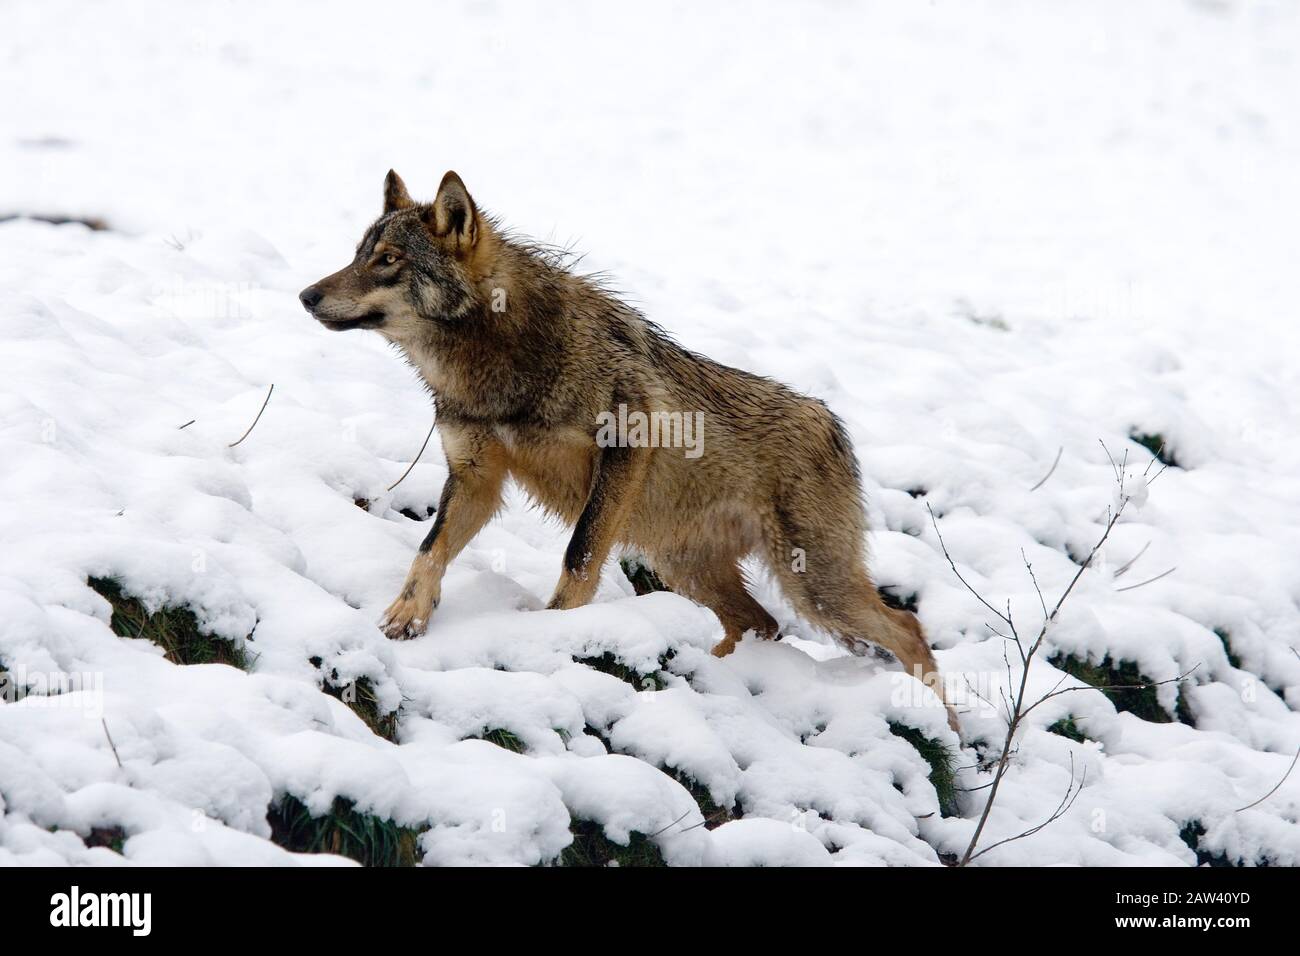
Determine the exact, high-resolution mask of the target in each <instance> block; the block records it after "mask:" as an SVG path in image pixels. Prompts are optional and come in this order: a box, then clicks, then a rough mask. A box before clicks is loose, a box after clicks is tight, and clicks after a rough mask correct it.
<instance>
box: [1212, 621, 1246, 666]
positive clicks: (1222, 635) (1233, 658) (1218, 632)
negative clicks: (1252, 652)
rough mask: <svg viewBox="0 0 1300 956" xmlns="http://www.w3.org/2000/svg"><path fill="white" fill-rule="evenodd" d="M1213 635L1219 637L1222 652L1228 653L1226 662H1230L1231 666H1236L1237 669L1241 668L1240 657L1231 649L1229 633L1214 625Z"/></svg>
mask: <svg viewBox="0 0 1300 956" xmlns="http://www.w3.org/2000/svg"><path fill="white" fill-rule="evenodd" d="M1214 636H1215V637H1217V638H1218V639H1219V643H1221V644H1222V645H1223V653H1225V654H1227V655H1228V663H1229V664H1231V665H1232V666H1233V667H1235V668H1237V670H1241V658H1240V657H1238V656H1237V655H1236V654H1235V653H1234V652H1233V650H1232V639H1231V635H1230V634H1228V632H1227V631H1225V630H1223V629H1222V628H1218V627H1216V628H1215V629H1214Z"/></svg>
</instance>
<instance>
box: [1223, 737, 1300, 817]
mask: <svg viewBox="0 0 1300 956" xmlns="http://www.w3.org/2000/svg"><path fill="white" fill-rule="evenodd" d="M1297 760H1300V748H1297V749H1296V752H1295V756H1294V757H1292V758H1291V766H1289V767H1287V768H1286V773H1284V774H1282V779H1281V780H1279V781H1278V782H1277V786H1276V787H1274V788H1273V789H1272V790H1270V791H1269V792H1268V793H1266V794H1264V795H1263V796H1262V797H1260V798H1259V799H1258V800H1256V801H1255V802H1254V803H1248V804H1246V805H1245V806H1244V807H1238V808H1237V809H1236V810H1234V811H1233V813H1240V812H1241V811H1242V810H1249V809H1250V808H1251V807H1255V806H1259V804H1261V803H1263V802H1264V801H1265V800H1267V799H1268V798H1269V797H1271V796H1273V794H1275V793H1277V791H1278V789H1279V788H1280V787H1281V786H1282V784H1284V783H1286V778H1287V777H1289V776H1291V771H1292V770H1294V769H1295V765H1296V761H1297Z"/></svg>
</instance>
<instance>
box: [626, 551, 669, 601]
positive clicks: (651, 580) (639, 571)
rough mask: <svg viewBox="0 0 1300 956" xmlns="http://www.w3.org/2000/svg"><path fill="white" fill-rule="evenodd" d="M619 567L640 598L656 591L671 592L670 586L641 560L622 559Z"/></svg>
mask: <svg viewBox="0 0 1300 956" xmlns="http://www.w3.org/2000/svg"><path fill="white" fill-rule="evenodd" d="M618 563H619V566H620V567H621V568H622V569H623V573H624V574H625V575H627V579H628V580H629V581H631V582H632V590H633V591H635V592H636V593H637V595H638V596H640V595H642V594H651V593H653V592H655V591H671V590H672V588H670V587H669V586H668V585H666V584H664V582H663V581H661V580H660V579H659V575H657V574H655V573H654V570H653V569H652V568H651V567H650V565H648V564H646V563H645V561H643V560H642V559H641V558H620V559H619V561H618Z"/></svg>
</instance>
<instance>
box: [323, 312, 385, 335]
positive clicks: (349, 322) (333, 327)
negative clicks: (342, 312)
mask: <svg viewBox="0 0 1300 956" xmlns="http://www.w3.org/2000/svg"><path fill="white" fill-rule="evenodd" d="M385 318H386V316H385V315H384V313H382V312H367V313H366V314H365V315H360V316H357V317H356V318H355V319H323V318H321V317H320V316H316V321H317V322H319V323H320V324H321V325H323V326H325V328H327V329H329V330H330V331H331V332H343V331H346V330H347V329H377V328H379V327H380V326H381V325H383V324H384V319H385Z"/></svg>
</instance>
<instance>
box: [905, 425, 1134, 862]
mask: <svg viewBox="0 0 1300 956" xmlns="http://www.w3.org/2000/svg"><path fill="white" fill-rule="evenodd" d="M1101 446H1102V448H1103V449H1104V450H1105V451H1106V457H1107V458H1108V459H1109V460H1110V463H1111V468H1112V469H1113V471H1114V473H1115V481H1116V483H1117V484H1118V486H1119V490H1120V496H1119V504H1118V506H1117V507H1116V508H1115V509H1114V510H1113V511H1110V510H1109V509H1108V514H1109V519H1108V520H1107V522H1106V526H1105V528H1104V529H1103V530H1102V533H1101V536H1100V537H1099V538H1098V539H1097V543H1096V544H1094V545H1093V546H1092V550H1091V551H1089V552H1088V556H1087V557H1086V558H1085V559H1084V561H1083V563H1082V564H1080V565H1079V568H1078V570H1076V571H1075V573H1074V576H1073V577H1072V578H1071V579H1070V582H1069V584H1068V585H1066V588H1065V590H1064V591H1063V592H1062V593H1061V596H1060V597H1059V598H1058V599H1057V601H1056V604H1055V605H1054V606H1053V607H1052V609H1051V610H1050V611H1049V610H1047V602H1046V600H1045V599H1044V598H1043V595H1042V591H1041V589H1039V587H1038V581H1037V578H1036V577H1035V576H1034V573H1033V568H1032V567H1029V561H1028V559H1027V558H1025V556H1024V554H1023V552H1022V553H1021V557H1022V558H1025V565H1026V567H1028V568H1029V575H1030V579H1031V580H1032V581H1033V584H1034V589H1035V591H1037V592H1038V596H1039V602H1040V604H1041V605H1042V608H1043V623H1042V626H1041V627H1040V628H1039V630H1038V634H1037V635H1036V636H1035V637H1034V639H1033V641H1032V642H1031V643H1030V644H1029V645H1028V647H1026V646H1025V645H1024V644H1023V643H1022V642H1021V639H1020V634H1019V632H1018V631H1017V630H1016V625H1015V621H1014V620H1013V619H1012V616H1011V602H1010V601H1008V602H1007V610H1006V613H1005V614H1004V613H1002V612H1001V611H999V610H998V609H997V608H995V607H994V606H993V605H992V604H990V603H989V602H988V601H987V600H986V599H985V598H984V596H983V595H982V594H980V593H979V592H978V591H976V590H975V589H974V588H973V587H972V586H971V585H970V583H969V582H968V581H967V580H966V579H965V578H964V577H962V574H961V572H960V571H958V570H957V564H956V562H955V561H954V560H953V557H952V555H951V554H950V553H949V552H948V546H947V544H946V543H945V542H944V540H943V535H942V534H941V533H940V531H939V523H938V521H937V520H936V519H935V517H934V512H933V510H931V512H930V522H931V524H932V525H933V526H934V533H935V535H936V536H937V538H938V540H939V547H940V549H941V550H942V551H943V556H944V558H946V559H947V561H948V566H949V567H950V568H951V569H952V571H953V574H955V575H956V577H957V580H959V581H960V582H961V583H962V584H963V585H964V586H965V588H966V590H967V591H969V592H971V594H972V595H974V596H975V598H976V599H977V600H978V601H979V602H980V603H981V604H982V605H984V607H986V608H987V609H988V610H990V611H992V612H993V614H994V615H996V616H997V617H998V618H1000V619H1001V620H1002V621H1003V622H1004V623H1005V624H1006V625H1007V628H1008V629H1009V630H1010V631H1011V635H1012V638H1013V639H1014V640H1015V642H1016V646H1017V647H1018V648H1019V649H1020V658H1021V670H1020V682H1019V686H1018V687H1017V689H1016V693H1015V698H1014V705H1013V704H1012V702H1011V700H1010V699H1009V698H1008V696H1007V695H1006V693H1005V692H1004V693H1003V698H1004V703H1005V705H1006V711H1007V717H1008V719H1007V733H1006V737H1005V739H1004V741H1003V744H1002V753H1001V755H1000V756H999V758H998V763H997V767H996V769H995V770H994V774H993V781H992V783H991V784H990V786H989V794H988V798H987V799H986V800H985V802H984V809H983V811H982V812H981V813H980V817H979V821H978V822H977V823H976V825H975V832H974V833H973V834H972V835H971V839H970V843H969V844H968V845H967V847H966V852H965V853H964V854H963V855H962V858H961V860H960V862H959V863H958V864H957V865H958V866H966V865H968V864H969V863H970V862H971V861H972V860H974V859H975V858H976V857H978V856H982V855H983V854H984V853H986V852H988V851H989V850H991V849H993V848H994V847H997V846H1001V845H1002V844H1003V843H1008V842H1010V841H1011V840H1015V839H1021V838H1022V837H1025V836H1030V835H1032V834H1034V833H1037V832H1038V831H1039V830H1041V829H1042V828H1043V827H1045V826H1047V825H1048V824H1049V823H1051V822H1052V821H1054V820H1056V819H1058V818H1059V817H1060V816H1061V815H1062V814H1064V813H1065V812H1067V811H1068V810H1069V809H1070V807H1071V806H1072V805H1073V803H1074V799H1076V798H1077V797H1078V792H1074V791H1075V788H1074V774H1073V771H1072V772H1071V775H1070V787H1069V788H1068V789H1067V791H1066V794H1065V797H1064V798H1063V799H1062V801H1061V804H1060V806H1058V807H1057V809H1056V811H1054V812H1053V814H1052V815H1051V816H1050V817H1049V818H1048V819H1047V820H1045V821H1044V822H1043V823H1041V824H1039V825H1038V826H1036V827H1033V828H1031V829H1029V830H1027V831H1025V832H1024V833H1022V834H1019V835H1017V836H1014V837H1009V838H1007V839H1004V840H1000V841H998V842H997V843H995V844H993V845H992V846H989V847H985V848H984V849H982V850H979V851H978V852H977V851H976V847H977V846H978V845H979V841H980V837H981V836H982V835H983V833H984V827H985V825H986V824H987V823H988V819H989V814H990V813H991V812H992V810H993V803H994V801H995V800H996V799H997V794H998V788H999V787H1000V786H1001V785H1002V780H1003V778H1004V777H1005V776H1006V773H1007V770H1008V769H1009V767H1010V761H1011V754H1012V752H1013V745H1014V741H1015V735H1016V731H1017V730H1019V729H1020V726H1021V724H1022V723H1023V721H1024V719H1025V715H1026V714H1027V713H1028V712H1029V710H1032V709H1033V707H1034V706H1037V704H1034V705H1031V706H1030V707H1028V708H1026V706H1025V695H1026V692H1027V690H1028V687H1029V665H1030V663H1031V662H1032V660H1033V658H1034V655H1035V654H1037V653H1038V651H1039V649H1040V648H1041V647H1042V645H1043V641H1044V639H1045V638H1046V637H1047V632H1048V630H1049V629H1050V628H1051V626H1052V624H1054V623H1055V621H1056V619H1057V617H1058V616H1059V615H1060V613H1061V608H1062V606H1064V604H1065V602H1066V600H1067V599H1068V598H1069V597H1070V595H1071V594H1072V593H1074V588H1075V586H1076V585H1077V584H1078V583H1079V579H1080V578H1082V577H1083V572H1084V571H1086V570H1087V569H1088V568H1089V567H1091V566H1092V563H1093V561H1094V560H1095V559H1096V557H1097V553H1098V552H1099V551H1100V550H1101V548H1102V546H1103V545H1104V544H1105V543H1106V541H1107V539H1109V538H1110V533H1111V531H1113V530H1114V528H1115V525H1116V524H1118V523H1119V519H1120V517H1121V516H1122V515H1123V513H1124V508H1125V506H1126V505H1127V504H1128V501H1129V497H1128V495H1126V494H1124V468H1125V467H1127V462H1128V458H1127V453H1126V456H1125V458H1124V459H1123V460H1122V461H1123V463H1122V464H1121V463H1117V462H1116V461H1115V459H1114V457H1113V456H1112V455H1111V454H1110V450H1109V449H1107V448H1106V444H1105V442H1102V444H1101ZM927 507H928V505H927ZM1003 651H1004V654H1003V656H1004V660H1006V655H1005V645H1004V648H1003ZM1010 670H1011V665H1010V662H1009V661H1007V671H1008V675H1007V676H1008V688H1009V687H1010V686H1011V685H1012V684H1013V683H1014V678H1013V677H1012V675H1011V673H1010ZM1057 693H1059V691H1057ZM1039 703H1041V701H1039ZM1071 759H1073V758H1071ZM1082 787H1083V785H1082V783H1080V785H1079V788H1078V789H1079V791H1082Z"/></svg>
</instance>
